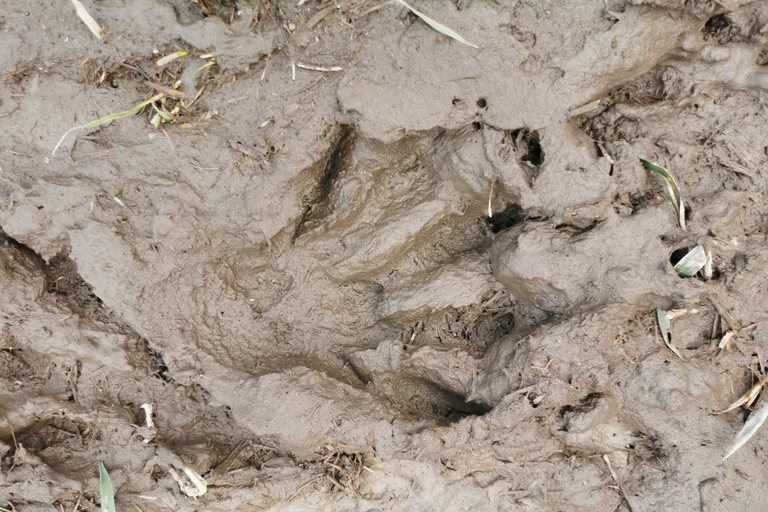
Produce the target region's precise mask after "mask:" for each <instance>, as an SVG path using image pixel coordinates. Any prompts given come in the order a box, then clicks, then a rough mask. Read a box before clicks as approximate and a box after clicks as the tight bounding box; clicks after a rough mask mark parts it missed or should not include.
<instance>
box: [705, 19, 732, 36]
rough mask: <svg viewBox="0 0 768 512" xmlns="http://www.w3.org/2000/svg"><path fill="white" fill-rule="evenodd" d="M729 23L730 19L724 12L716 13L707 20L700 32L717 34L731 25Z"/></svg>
mask: <svg viewBox="0 0 768 512" xmlns="http://www.w3.org/2000/svg"><path fill="white" fill-rule="evenodd" d="M731 23H732V22H731V19H730V18H729V17H728V16H727V15H726V14H716V15H714V16H712V17H711V18H709V19H708V20H707V22H706V23H705V24H704V28H703V29H702V32H704V33H705V34H707V35H713V34H717V33H718V32H721V31H723V30H725V29H727V28H728V27H729V26H731Z"/></svg>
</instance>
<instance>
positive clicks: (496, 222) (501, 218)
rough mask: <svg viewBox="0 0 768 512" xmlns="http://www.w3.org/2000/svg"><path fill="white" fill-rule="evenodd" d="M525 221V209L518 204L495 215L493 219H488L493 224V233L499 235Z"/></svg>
mask: <svg viewBox="0 0 768 512" xmlns="http://www.w3.org/2000/svg"><path fill="white" fill-rule="evenodd" d="M524 220H525V212H523V209H522V208H521V207H520V206H519V205H516V204H511V205H509V206H507V207H506V208H505V209H504V211H502V212H500V213H494V214H493V217H491V218H490V219H487V221H488V222H489V223H490V224H491V231H492V232H494V233H498V232H500V231H504V230H506V229H509V228H511V227H513V226H516V225H517V224H520V223H521V222H523V221H524Z"/></svg>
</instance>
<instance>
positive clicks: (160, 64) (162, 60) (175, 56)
mask: <svg viewBox="0 0 768 512" xmlns="http://www.w3.org/2000/svg"><path fill="white" fill-rule="evenodd" d="M186 54H187V52H175V53H171V54H168V55H166V56H165V57H161V58H159V59H157V62H156V64H157V66H158V67H160V68H161V67H163V66H165V65H166V64H169V63H171V62H173V61H175V60H176V59H178V58H179V57H184V56H185V55H186Z"/></svg>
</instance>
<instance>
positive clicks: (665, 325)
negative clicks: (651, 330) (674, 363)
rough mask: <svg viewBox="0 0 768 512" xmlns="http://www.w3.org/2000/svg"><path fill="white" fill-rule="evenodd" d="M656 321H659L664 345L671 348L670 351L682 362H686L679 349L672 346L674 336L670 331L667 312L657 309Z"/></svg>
mask: <svg viewBox="0 0 768 512" xmlns="http://www.w3.org/2000/svg"><path fill="white" fill-rule="evenodd" d="M656 319H657V320H658V321H659V329H660V330H661V337H662V338H664V343H665V344H666V345H667V347H669V350H671V351H672V352H674V353H675V355H676V356H677V357H679V358H680V360H681V361H685V359H683V356H681V355H680V352H678V350H677V348H676V347H675V346H674V345H673V344H672V339H671V337H672V334H671V333H670V331H669V327H670V323H669V317H668V316H667V312H666V311H664V310H663V309H659V308H656Z"/></svg>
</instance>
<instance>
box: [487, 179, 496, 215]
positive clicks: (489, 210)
mask: <svg viewBox="0 0 768 512" xmlns="http://www.w3.org/2000/svg"><path fill="white" fill-rule="evenodd" d="M495 183H496V178H494V179H493V180H491V193H490V194H488V218H489V219H492V218H493V209H492V208H491V199H493V185H494V184H495Z"/></svg>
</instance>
